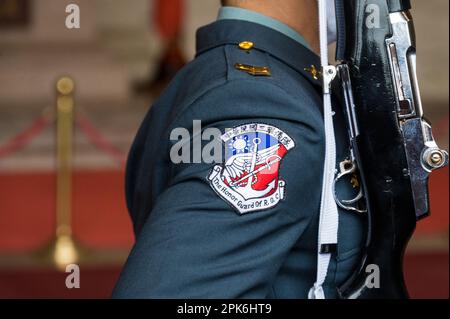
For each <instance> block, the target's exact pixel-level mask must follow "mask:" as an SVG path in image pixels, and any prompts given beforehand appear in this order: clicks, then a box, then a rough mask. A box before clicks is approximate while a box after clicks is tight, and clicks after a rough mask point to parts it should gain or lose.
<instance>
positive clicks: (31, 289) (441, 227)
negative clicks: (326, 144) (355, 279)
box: [0, 169, 449, 298]
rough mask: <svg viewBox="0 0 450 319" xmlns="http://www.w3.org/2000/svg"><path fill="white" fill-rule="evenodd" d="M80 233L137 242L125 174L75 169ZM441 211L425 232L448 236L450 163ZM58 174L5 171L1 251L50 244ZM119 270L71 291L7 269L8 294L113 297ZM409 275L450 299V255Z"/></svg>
mask: <svg viewBox="0 0 450 319" xmlns="http://www.w3.org/2000/svg"><path fill="white" fill-rule="evenodd" d="M73 182H74V186H73V229H74V236H75V237H76V238H77V239H78V240H79V241H80V242H81V243H82V244H84V245H85V246H88V247H92V248H97V249H98V248H100V249H101V248H125V249H127V248H129V247H131V245H132V242H133V235H132V228H131V223H130V220H129V217H128V214H127V210H126V207H125V202H124V196H123V193H124V190H123V172H120V171H105V172H99V171H92V172H89V171H83V172H76V173H75V174H74V181H73ZM430 190H431V193H432V196H431V207H432V210H433V216H432V217H431V218H428V219H426V220H425V221H423V222H421V223H420V224H419V227H418V233H419V234H421V235H428V234H448V224H449V220H448V211H449V200H448V169H446V170H442V171H440V172H438V173H435V174H434V175H433V176H432V179H431V188H430ZM54 194H55V176H54V174H52V173H23V174H5V173H2V174H0V254H1V253H7V252H21V253H26V252H28V251H32V250H34V249H37V248H40V247H43V246H45V245H46V244H47V243H48V241H49V240H50V239H51V238H52V235H53V232H54V226H55V225H54V223H55V218H54V215H55V198H54ZM118 274H119V268H118V267H116V268H104V269H84V270H82V289H80V290H73V291H72V290H71V291H69V290H67V289H66V288H65V286H64V278H65V274H60V273H57V272H54V271H51V270H48V271H46V270H32V271H2V272H0V298H1V297H7V298H12V297H38V298H49V297H62V298H91V297H92V298H107V297H108V296H109V295H110V292H111V289H112V287H113V286H114V283H115V281H116V279H117V276H118ZM406 274H407V278H408V285H409V287H410V290H411V295H412V296H413V297H415V298H432V297H434V298H448V254H430V255H412V256H408V257H407V263H406Z"/></svg>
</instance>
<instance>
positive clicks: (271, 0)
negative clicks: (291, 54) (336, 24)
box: [230, 0, 320, 54]
mask: <svg viewBox="0 0 450 319" xmlns="http://www.w3.org/2000/svg"><path fill="white" fill-rule="evenodd" d="M230 2H231V5H232V6H235V7H239V8H243V9H247V10H252V11H254V12H257V13H260V14H263V15H266V16H268V17H271V18H273V19H276V20H278V21H281V22H283V23H284V24H286V25H288V26H289V27H291V28H292V29H294V30H295V31H297V32H298V33H299V34H300V35H301V36H303V37H304V38H305V40H306V41H308V43H309V45H310V46H311V49H312V50H313V51H314V52H316V53H317V54H318V53H319V48H320V43H319V18H318V15H319V13H318V8H317V0H302V1H299V0H283V1H280V0H265V1H261V0H245V1H244V0H234V1H230Z"/></svg>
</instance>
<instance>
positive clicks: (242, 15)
mask: <svg viewBox="0 0 450 319" xmlns="http://www.w3.org/2000/svg"><path fill="white" fill-rule="evenodd" d="M217 19H218V20H243V21H248V22H253V23H258V24H261V25H263V26H266V27H268V28H271V29H274V30H276V31H278V32H281V33H283V34H284V35H286V36H288V37H290V38H291V39H292V40H295V41H297V42H299V43H300V44H302V45H304V46H305V47H307V48H308V49H311V47H310V45H309V44H308V42H307V41H306V40H305V38H304V37H302V36H301V35H300V33H298V32H297V31H295V30H294V29H292V28H291V27H289V26H288V25H287V24H284V23H282V22H280V21H278V20H276V19H273V18H271V17H268V16H265V15H263V14H260V13H257V12H255V11H251V10H246V9H243V8H238V7H222V8H220V10H219V15H218V17H217Z"/></svg>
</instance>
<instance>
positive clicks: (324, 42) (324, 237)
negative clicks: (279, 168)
mask: <svg viewBox="0 0 450 319" xmlns="http://www.w3.org/2000/svg"><path fill="white" fill-rule="evenodd" d="M319 21H320V58H321V64H322V75H323V81H324V85H323V104H324V121H325V144H326V150H325V164H324V174H323V185H322V201H321V205H320V222H319V239H318V243H319V247H318V255H317V279H316V283H315V284H314V287H312V288H311V290H310V291H309V298H310V299H325V293H324V290H323V284H324V282H325V279H326V276H327V273H328V268H329V265H330V261H331V255H332V253H333V249H330V248H335V247H337V242H338V238H337V237H338V226H339V215H338V209H337V205H336V202H335V200H334V196H333V182H334V178H335V174H336V139H335V135H334V124H333V116H334V114H333V110H332V106H331V94H330V86H331V81H332V80H333V78H334V77H335V76H336V68H335V67H334V66H330V65H329V63H328V35H327V1H326V0H319Z"/></svg>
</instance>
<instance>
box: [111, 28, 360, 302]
mask: <svg viewBox="0 0 450 319" xmlns="http://www.w3.org/2000/svg"><path fill="white" fill-rule="evenodd" d="M312 66H315V67H316V68H317V69H318V68H319V66H320V62H319V58H318V56H317V55H316V54H314V53H313V52H312V51H310V50H309V49H307V48H305V47H304V46H302V45H301V44H300V43H298V42H296V41H294V40H292V39H291V38H289V37H287V36H285V35H284V34H282V33H280V32H277V31H275V30H273V29H270V28H267V27H264V26H262V25H259V24H256V23H251V22H246V21H238V20H223V21H218V22H215V23H213V24H211V25H208V26H206V27H203V28H201V29H200V30H199V31H198V33H197V54H196V58H195V59H194V60H193V61H192V62H191V63H190V64H188V65H187V66H186V67H185V68H184V69H183V70H182V71H181V72H180V73H179V74H178V75H177V76H176V78H175V79H174V80H173V81H172V83H171V84H170V85H169V87H168V88H167V89H166V90H165V92H164V93H163V94H162V95H161V96H160V98H159V99H158V100H157V101H156V102H155V104H154V105H153V106H152V107H151V109H150V111H149V113H148V115H147V116H146V118H145V120H144V122H143V124H142V126H141V128H140V130H139V132H138V134H137V137H136V139H135V141H134V144H133V146H132V149H131V152H130V156H129V160H128V165H127V176H126V197H127V204H128V208H129V211H130V214H131V217H132V220H133V225H134V231H135V234H136V244H135V246H134V247H133V250H132V252H131V254H130V256H129V258H128V261H127V263H126V265H125V268H124V270H123V272H122V275H121V277H120V280H119V282H118V284H117V286H116V289H115V291H114V297H116V298H306V297H307V294H308V290H309V288H310V287H311V286H312V285H313V283H314V282H315V276H316V266H317V261H316V258H317V257H316V254H317V245H318V244H317V233H318V220H319V209H320V199H321V189H322V177H323V162H324V156H325V145H324V129H323V116H322V111H321V110H322V95H321V92H322V89H321V80H320V79H319V78H318V76H317V74H315V73H314V72H311V70H313V67H312ZM336 113H337V114H336V116H335V125H336V131H337V136H336V138H337V143H338V156H339V158H338V160H343V159H345V157H347V156H348V150H347V144H346V143H347V142H346V141H347V136H346V130H345V128H344V126H343V117H342V115H341V114H340V112H339V111H338V110H336ZM195 121H197V122H195ZM198 121H201V132H200V133H197V136H195V135H194V132H195V127H194V126H195V125H198V123H199V122H198ZM195 123H197V124H195ZM180 128H181V129H182V131H183V129H185V130H187V131H188V132H190V134H191V136H190V140H188V141H184V143H188V145H189V146H188V147H187V148H185V149H189V150H190V152H191V154H190V158H191V163H174V161H173V160H172V159H171V150H173V147H174V146H176V145H177V144H178V145H179V143H180V141H179V140H177V139H175V140H174V139H173V136H171V135H173V132H174V130H175V132H176V130H177V129H180ZM211 128H214V129H218V130H220V132H221V136H218V137H217V138H218V139H219V140H220V143H221V147H222V150H223V153H224V154H225V155H224V156H223V161H222V162H221V163H206V162H204V161H200V163H194V161H197V162H198V158H197V160H195V158H194V157H195V156H197V157H198V152H199V147H198V145H197V146H195V141H198V140H199V137H200V135H201V137H202V138H201V140H202V141H201V150H202V151H203V152H206V153H208V152H209V151H211V150H208V149H206V150H205V148H207V144H208V139H209V138H212V137H208V136H205V135H208V134H207V132H208V129H211ZM205 133H206V134H205ZM197 143H198V142H197ZM192 145H193V146H192ZM172 155H173V154H172ZM185 155H186V154H185ZM339 191H340V192H343V193H346V192H349V193H350V192H352V190H351V185H344V186H342V187H340V190H339ZM362 229H363V221H362V220H361V218H360V217H358V216H356V215H352V214H351V213H347V212H342V211H341V212H340V230H339V246H338V252H337V253H336V255H335V256H334V258H333V262H332V264H331V267H330V270H329V274H328V277H327V282H326V287H325V289H326V291H327V294H328V296H337V293H336V287H337V286H338V285H339V284H340V283H342V282H343V281H344V280H345V279H346V277H347V276H348V275H349V274H350V272H351V271H352V269H353V267H354V266H355V263H356V261H357V260H358V256H359V253H360V250H361V247H362V245H363V243H362V242H363V235H362Z"/></svg>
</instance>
